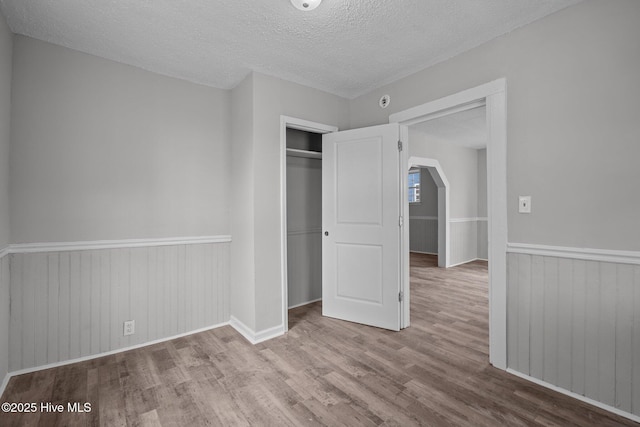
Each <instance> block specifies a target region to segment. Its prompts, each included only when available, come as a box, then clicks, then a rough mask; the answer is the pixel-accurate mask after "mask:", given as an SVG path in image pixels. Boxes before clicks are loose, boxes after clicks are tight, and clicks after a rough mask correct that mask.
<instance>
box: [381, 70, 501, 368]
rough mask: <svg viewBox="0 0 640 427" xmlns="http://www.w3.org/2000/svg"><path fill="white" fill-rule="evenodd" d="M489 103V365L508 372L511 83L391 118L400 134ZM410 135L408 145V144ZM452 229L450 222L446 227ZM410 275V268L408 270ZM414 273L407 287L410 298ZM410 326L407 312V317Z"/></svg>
mask: <svg viewBox="0 0 640 427" xmlns="http://www.w3.org/2000/svg"><path fill="white" fill-rule="evenodd" d="M483 102H484V103H485V105H486V110H487V116H486V118H487V140H488V143H487V201H488V204H487V208H488V218H489V221H488V237H489V242H490V244H489V361H490V363H491V364H492V365H493V366H495V367H496V368H499V369H503V370H505V369H506V368H507V257H506V252H507V82H506V79H504V78H501V79H497V80H494V81H492V82H489V83H486V84H484V85H480V86H477V87H474V88H471V89H467V90H464V91H462V92H458V93H456V94H453V95H450V96H446V97H444V98H440V99H437V100H434V101H431V102H427V103H425V104H422V105H418V106H416V107H413V108H409V109H407V110H404V111H400V112H398V113H395V114H392V115H390V116H389V122H390V123H395V122H397V123H400V124H401V125H403V126H401V129H407V126H409V125H411V124H416V123H419V122H422V121H426V120H429V119H431V118H434V117H441V116H442V115H446V114H451V113H453V112H456V111H463V110H466V109H469V108H471V107H474V106H477V105H481V104H482V103H483ZM406 137H408V130H407V131H405V133H403V135H402V138H403V142H405V143H408V145H410V144H411V142H410V141H408V138H406ZM447 223H448V221H447ZM404 268H405V270H408V262H405V264H404ZM408 276H409V273H408V271H406V272H405V274H404V275H403V281H404V283H403V286H404V292H405V299H406V295H408V294H409V290H410V286H409V277H408ZM405 321H406V323H407V324H408V321H409V319H408V310H406V313H405Z"/></svg>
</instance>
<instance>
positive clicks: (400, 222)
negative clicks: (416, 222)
mask: <svg viewBox="0 0 640 427" xmlns="http://www.w3.org/2000/svg"><path fill="white" fill-rule="evenodd" d="M403 225H404V218H402V216H399V217H398V227H402V226H403Z"/></svg>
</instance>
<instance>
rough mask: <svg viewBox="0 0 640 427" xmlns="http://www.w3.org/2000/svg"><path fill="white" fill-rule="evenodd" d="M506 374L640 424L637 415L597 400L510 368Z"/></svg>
mask: <svg viewBox="0 0 640 427" xmlns="http://www.w3.org/2000/svg"><path fill="white" fill-rule="evenodd" d="M507 372H509V373H510V374H512V375H515V376H516V377H520V378H522V379H525V380H527V381H531V382H532V383H535V384H538V385H540V386H542V387H545V388H548V389H551V390H553V391H557V392H558V393H562V394H564V395H566V396H569V397H573V398H574V399H578V400H580V401H582V402H585V403H588V404H589V405H593V406H596V407H598V408H600V409H604V410H605V411H608V412H612V413H614V414H616V415H620V416H621V417H624V418H627V419H630V420H632V421H635V422H637V423H640V417H639V416H637V415H634V414H631V413H629V412H625V411H622V410H620V409H618V408H615V407H613V406H610V405H607V404H605V403H602V402H598V401H597V400H593V399H591V398H589V397H585V396H583V395H581V394H578V393H574V392H573V391H569V390H566V389H564V388H561V387H558V386H556V385H553V384H551V383H548V382H546V381H543V380H539V379H538V378H534V377H532V376H529V375H526V374H523V373H521V372H518V371H515V370H513V369H511V368H507Z"/></svg>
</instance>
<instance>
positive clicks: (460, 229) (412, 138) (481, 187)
mask: <svg viewBox="0 0 640 427" xmlns="http://www.w3.org/2000/svg"><path fill="white" fill-rule="evenodd" d="M409 155H410V156H415V157H425V158H430V159H436V160H438V162H439V163H440V165H441V166H442V170H443V172H444V174H445V176H446V177H447V180H448V181H449V213H450V237H449V243H450V246H451V249H450V250H451V252H450V254H451V259H450V264H452V265H456V264H461V263H464V262H468V261H473V260H475V259H478V258H480V259H487V255H488V254H487V252H488V243H487V221H485V220H483V219H479V217H486V212H487V170H486V150H477V149H475V148H467V147H461V146H458V145H455V144H453V143H451V142H447V141H440V140H434V139H433V138H431V137H429V136H427V134H425V133H423V132H421V131H420V130H418V129H414V128H409ZM483 162H484V163H483ZM431 182H433V181H432V180H431ZM429 194H430V193H429ZM435 197H436V200H437V195H436V196H435ZM435 206H436V207H437V202H436V203H435ZM409 209H410V210H409V212H410V221H411V222H410V224H409V225H410V227H411V228H410V235H411V236H410V238H411V243H410V248H411V249H412V250H417V251H420V252H436V253H437V248H438V241H437V238H438V236H437V220H419V219H417V218H414V219H413V220H411V216H414V213H415V212H416V210H415V209H414V210H411V209H412V208H411V207H409ZM481 212H483V213H484V215H481V214H480V213H481ZM432 214H433V215H434V216H437V211H436V212H434V213H433V212H432ZM416 215H417V214H416ZM418 236H420V238H418Z"/></svg>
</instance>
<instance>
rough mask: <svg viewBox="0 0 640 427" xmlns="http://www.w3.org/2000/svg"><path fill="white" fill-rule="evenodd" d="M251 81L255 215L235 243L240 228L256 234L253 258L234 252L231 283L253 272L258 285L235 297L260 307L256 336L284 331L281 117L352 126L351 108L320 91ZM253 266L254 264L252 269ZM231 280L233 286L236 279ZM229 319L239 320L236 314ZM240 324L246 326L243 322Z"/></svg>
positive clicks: (264, 79) (243, 222) (261, 78)
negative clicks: (280, 328)
mask: <svg viewBox="0 0 640 427" xmlns="http://www.w3.org/2000/svg"><path fill="white" fill-rule="evenodd" d="M248 78H249V79H251V80H252V88H251V90H252V97H251V101H252V108H251V110H252V111H253V130H252V132H253V133H252V135H253V139H252V152H251V156H252V158H253V160H249V161H247V163H246V166H247V167H250V168H252V171H251V172H249V173H250V174H251V176H252V177H253V184H252V185H250V186H246V187H245V188H249V187H250V188H251V193H250V194H251V195H250V196H249V197H252V199H253V200H252V206H251V208H252V209H253V212H252V213H250V214H247V216H246V217H244V219H238V220H237V222H234V226H233V236H234V237H233V238H234V241H235V240H236V232H237V231H239V228H242V227H253V230H254V232H253V234H252V235H251V236H249V237H248V241H251V244H253V245H254V246H253V247H254V252H253V253H249V252H244V253H240V252H239V251H238V252H235V251H234V255H237V259H234V261H233V266H232V272H231V274H232V278H233V277H235V275H236V274H237V275H238V277H240V276H241V275H243V274H244V273H243V272H241V271H239V270H241V269H243V268H247V266H248V265H253V266H254V268H255V274H254V278H255V281H254V282H250V283H248V284H242V286H243V290H242V292H237V293H235V296H234V297H233V298H244V297H247V298H255V301H260V304H255V311H254V313H255V329H254V331H255V332H261V331H265V330H267V329H270V328H274V327H278V326H281V325H282V313H283V307H282V298H281V295H282V292H281V285H282V275H281V271H280V267H281V265H282V262H281V261H282V260H281V254H282V251H281V249H282V248H281V236H282V229H281V222H280V207H281V198H280V196H281V191H280V116H281V115H287V116H291V117H296V118H300V119H305V120H312V121H314V122H319V123H324V124H329V125H334V126H338V127H339V128H341V129H345V128H347V127H348V123H349V102H348V100H346V99H344V98H340V97H338V96H335V95H332V94H329V93H326V92H322V91H319V90H317V89H312V88H308V87H305V86H301V85H298V84H295V83H290V82H287V81H284V80H280V79H277V78H274V77H269V76H266V75H262V74H259V73H252V74H251V75H250V76H249V77H248ZM246 110H247V111H248V110H249V108H248V107H247V108H246ZM234 120H235V118H234ZM234 144H235V140H234ZM234 156H235V154H234ZM234 191H235V190H234ZM236 214H238V215H240V214H241V213H238V212H237V211H236V210H235V208H234V216H235V215H236ZM241 215H245V214H241ZM234 221H236V219H234ZM251 221H252V223H250V222H251ZM247 245H249V243H248V244H247ZM252 257H253V259H252ZM252 261H254V263H253V264H249V263H251V262H252ZM232 280H233V281H234V286H235V284H236V279H235V278H233V279H232ZM233 292H235V289H234V290H233ZM250 294H253V296H251V295H250ZM232 304H233V307H239V306H240V305H243V304H244V302H243V301H242V299H240V300H238V301H234V302H233V303H232ZM231 314H232V315H234V316H235V317H238V316H236V313H235V311H234V309H232V313H231ZM245 315H247V314H245ZM247 316H249V315H247ZM238 319H239V320H241V321H242V322H245V320H244V319H243V318H240V317H238ZM245 324H246V325H247V326H249V327H251V326H252V325H250V324H249V323H246V322H245Z"/></svg>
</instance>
